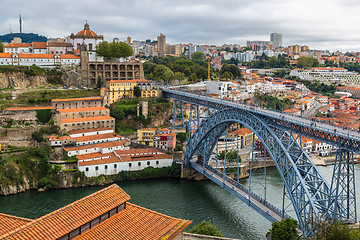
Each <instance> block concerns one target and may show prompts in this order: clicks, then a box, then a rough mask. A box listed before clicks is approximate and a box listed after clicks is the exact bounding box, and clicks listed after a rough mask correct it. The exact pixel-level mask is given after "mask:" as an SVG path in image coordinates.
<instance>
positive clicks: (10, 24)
mask: <svg viewBox="0 0 360 240" xmlns="http://www.w3.org/2000/svg"><path fill="white" fill-rule="evenodd" d="M9 28H10V33H12V31H11V23H9Z"/></svg>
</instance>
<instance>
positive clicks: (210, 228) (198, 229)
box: [189, 221, 224, 237]
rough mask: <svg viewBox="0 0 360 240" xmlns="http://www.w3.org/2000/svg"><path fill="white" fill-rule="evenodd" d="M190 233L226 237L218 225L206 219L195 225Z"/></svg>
mask: <svg viewBox="0 0 360 240" xmlns="http://www.w3.org/2000/svg"><path fill="white" fill-rule="evenodd" d="M189 233H195V234H201V235H207V236H215V237H224V235H223V234H222V233H221V232H219V231H218V230H217V227H215V226H214V225H212V224H211V223H209V222H206V221H202V222H201V223H200V224H198V225H195V226H194V227H193V228H192V229H190V231H189Z"/></svg>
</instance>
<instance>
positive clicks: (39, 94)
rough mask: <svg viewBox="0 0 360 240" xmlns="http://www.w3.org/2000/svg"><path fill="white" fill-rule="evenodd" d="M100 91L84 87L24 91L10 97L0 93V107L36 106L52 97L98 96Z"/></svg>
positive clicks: (8, 94) (7, 94)
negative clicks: (83, 88)
mask: <svg viewBox="0 0 360 240" xmlns="http://www.w3.org/2000/svg"><path fill="white" fill-rule="evenodd" d="M99 94H100V91H99V90H98V89H86V90H77V89H71V90H70V89H69V90H38V91H30V92H25V93H23V94H21V95H19V96H18V97H17V99H12V98H11V95H10V93H6V94H0V98H5V99H4V100H0V106H2V107H13V106H36V105H39V104H41V103H46V104H45V105H48V103H49V102H50V101H51V99H54V98H76V97H90V96H98V95H99Z"/></svg>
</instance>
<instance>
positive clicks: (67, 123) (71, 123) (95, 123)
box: [59, 116, 115, 131]
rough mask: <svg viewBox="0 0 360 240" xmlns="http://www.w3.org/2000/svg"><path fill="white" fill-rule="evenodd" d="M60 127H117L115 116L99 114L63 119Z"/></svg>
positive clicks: (69, 129)
mask: <svg viewBox="0 0 360 240" xmlns="http://www.w3.org/2000/svg"><path fill="white" fill-rule="evenodd" d="M59 126H60V129H62V130H64V131H71V130H78V129H91V128H112V129H114V128H115V118H113V117H110V116H97V117H86V118H74V119H61V121H60V124H59Z"/></svg>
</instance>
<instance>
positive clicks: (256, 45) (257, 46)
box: [246, 41, 273, 51]
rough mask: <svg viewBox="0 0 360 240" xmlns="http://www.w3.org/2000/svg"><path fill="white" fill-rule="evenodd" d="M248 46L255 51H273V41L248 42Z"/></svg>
mask: <svg viewBox="0 0 360 240" xmlns="http://www.w3.org/2000/svg"><path fill="white" fill-rule="evenodd" d="M246 46H248V47H250V48H251V49H252V50H253V51H267V50H273V44H272V42H271V41H247V42H246Z"/></svg>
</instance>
